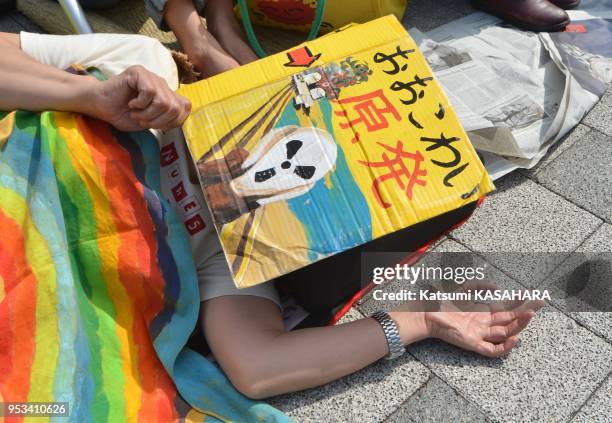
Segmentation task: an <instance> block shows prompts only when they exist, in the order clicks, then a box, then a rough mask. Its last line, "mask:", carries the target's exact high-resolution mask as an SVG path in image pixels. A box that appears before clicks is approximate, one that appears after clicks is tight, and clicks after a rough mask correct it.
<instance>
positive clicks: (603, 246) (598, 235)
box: [548, 224, 612, 343]
mask: <svg viewBox="0 0 612 423" xmlns="http://www.w3.org/2000/svg"><path fill="white" fill-rule="evenodd" d="M576 251H577V252H579V253H581V255H580V256H577V257H573V258H572V259H570V260H568V261H569V262H570V263H569V264H567V267H571V268H575V267H576V266H578V265H580V264H582V263H584V262H585V261H586V260H588V259H590V260H594V259H597V258H599V259H602V258H603V259H607V260H608V264H607V266H605V269H607V270H608V274H609V272H610V266H611V265H610V261H609V260H610V256H611V254H612V225H610V224H604V225H602V226H600V227H599V229H598V230H597V231H596V232H595V233H594V234H593V235H592V236H591V237H589V238H588V239H587V240H586V241H585V242H584V243H583V244H582V245H581V246H580V247H579V248H578V249H577V250H576ZM601 253H607V254H605V255H603V256H602V254H601ZM582 254H584V256H582ZM567 267H566V263H564V264H563V265H562V266H560V269H559V270H558V272H563V271H564V270H565V269H566V268H567ZM599 277H601V276H599ZM599 280H601V279H599ZM602 282H603V283H602V284H599V286H594V287H592V286H588V285H587V286H585V287H583V288H582V291H581V292H580V293H579V295H578V297H580V298H582V300H580V301H576V300H573V301H569V302H566V301H562V300H561V299H560V298H563V297H562V296H559V295H553V299H554V303H555V306H557V307H559V308H560V309H561V310H563V311H565V312H567V313H568V315H569V316H570V317H572V318H573V319H575V320H576V321H578V322H580V323H581V324H582V325H584V326H585V327H587V328H589V329H590V330H591V331H593V332H594V333H596V334H597V335H599V336H601V337H603V338H605V339H607V340H608V341H609V342H610V343H612V313H610V312H609V311H610V307H611V305H610V298H611V297H612V294H611V291H612V287H611V285H610V282H611V281H609V280H605V278H604V280H603V281H602ZM551 285H552V287H551ZM554 285H555V280H554V278H552V279H551V281H550V283H549V285H548V288H549V289H551V292H554V291H553V289H554V288H553V287H554ZM585 300H586V301H587V302H588V304H590V305H591V306H592V307H593V308H599V310H602V308H603V310H606V311H607V312H601V311H580V312H579V311H576V310H578V309H579V308H577V307H578V306H581V305H582V304H584V301H585ZM580 309H582V308H580Z"/></svg>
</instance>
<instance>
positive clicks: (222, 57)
mask: <svg viewBox="0 0 612 423" xmlns="http://www.w3.org/2000/svg"><path fill="white" fill-rule="evenodd" d="M164 18H165V20H166V22H167V23H168V26H169V27H170V28H171V29H172V30H173V31H174V34H175V35H176V38H177V39H178V41H179V43H180V44H181V47H183V50H185V53H187V56H189V60H191V61H192V62H193V64H194V65H195V67H196V68H197V69H198V71H199V72H200V73H201V74H202V76H204V77H208V76H212V75H215V74H218V73H221V72H225V71H227V70H229V69H232V68H235V67H238V66H239V63H238V62H237V61H236V60H235V59H234V58H233V57H232V56H230V55H229V54H228V53H227V52H226V51H225V50H224V49H223V47H221V45H220V44H219V42H218V41H217V40H216V39H215V37H214V36H213V35H212V34H211V33H210V32H208V31H207V30H206V28H205V27H204V25H203V24H202V20H201V19H200V16H199V15H198V12H197V10H196V8H195V5H194V4H193V1H192V0H169V1H168V3H167V4H166V9H165V14H164Z"/></svg>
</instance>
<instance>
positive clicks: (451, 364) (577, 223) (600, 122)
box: [0, 0, 612, 423]
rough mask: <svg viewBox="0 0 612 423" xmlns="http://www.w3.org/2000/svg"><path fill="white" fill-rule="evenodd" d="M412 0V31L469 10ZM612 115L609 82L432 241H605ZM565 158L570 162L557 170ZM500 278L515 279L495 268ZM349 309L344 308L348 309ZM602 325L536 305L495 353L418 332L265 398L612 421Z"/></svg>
mask: <svg viewBox="0 0 612 423" xmlns="http://www.w3.org/2000/svg"><path fill="white" fill-rule="evenodd" d="M411 5H412V6H411V9H410V10H409V13H408V15H407V16H406V19H405V21H406V22H407V23H408V24H410V25H415V26H417V27H418V28H419V29H421V30H428V29H431V28H433V27H435V26H438V25H441V24H443V23H446V22H448V21H449V20H452V19H455V18H457V17H460V16H463V15H465V14H468V13H470V12H471V8H470V6H469V0H438V1H436V2H432V1H430V0H412V1H411ZM21 30H27V31H38V28H37V27H36V26H35V25H32V24H31V23H30V22H29V21H28V20H27V19H25V18H24V17H23V16H21V15H19V14H18V13H11V14H5V15H3V16H0V31H9V32H18V31H21ZM611 119H612V91H609V92H608V94H607V95H606V96H605V97H604V99H603V100H602V102H601V103H600V104H599V105H598V106H596V107H595V109H594V110H593V111H591V112H590V114H589V115H588V116H587V117H586V118H585V119H584V121H583V125H581V126H579V127H578V128H577V129H575V130H574V132H573V133H572V134H570V135H569V136H568V137H567V138H566V140H564V141H563V142H562V143H561V144H560V145H558V146H557V147H555V148H553V149H551V151H550V152H549V154H548V155H547V157H545V158H544V160H543V161H542V163H541V164H540V165H539V166H538V167H537V168H536V169H533V170H531V171H525V172H523V175H520V174H517V175H511V176H509V177H507V178H504V180H503V181H501V183H498V186H499V188H500V192H499V193H497V194H495V195H493V196H491V197H490V198H489V199H488V201H486V202H485V203H484V205H483V206H482V207H481V208H480V209H479V210H478V211H477V212H476V214H475V216H474V218H473V219H472V220H471V221H469V222H468V224H467V225H465V226H464V227H463V228H462V229H460V230H458V231H455V232H454V233H453V235H452V237H455V238H456V239H457V240H458V241H459V242H460V243H461V244H463V245H459V244H457V243H456V242H454V241H452V240H446V241H445V242H444V243H442V244H440V245H438V246H437V250H438V251H456V250H458V251H463V250H465V249H466V248H469V249H472V250H476V251H562V252H571V251H574V250H575V249H576V248H579V249H580V250H581V251H590V252H599V251H610V250H611V243H612V225H610V224H609V223H606V224H603V225H602V221H601V220H600V219H599V218H598V217H597V216H601V217H603V218H605V219H606V220H608V222H610V219H609V217H610V214H609V208H608V210H606V209H605V207H603V206H605V204H602V203H601V202H600V201H593V200H592V199H591V198H589V196H588V195H589V194H590V193H594V195H597V189H599V188H601V187H610V186H612V175H611V174H610V172H611V166H609V163H610V160H609V159H607V160H608V161H607V163H606V161H605V160H604V159H603V155H601V153H600V151H599V150H597V148H601V149H604V150H605V148H606V145H605V144H602V142H603V140H602V139H600V138H598V137H596V136H595V135H596V133H594V132H591V129H597V130H598V131H599V132H601V133H605V134H607V135H612V132H611V131H612V121H611ZM608 142H612V140H608ZM606 151H609V150H606ZM572 157H581V158H582V159H583V160H586V159H588V161H594V163H595V166H589V165H584V163H581V164H573V163H572V160H571V159H572ZM606 157H608V156H606ZM606 164H608V166H607V167H606ZM566 166H567V168H568V169H573V168H576V169H575V170H574V171H572V172H569V171H568V172H566V173H564V172H563V171H564V170H566V169H564V167H566ZM594 169H596V172H597V175H595V176H596V177H595V178H593V176H594V175H593V172H595V170H594ZM595 180H596V181H597V183H595V182H594V181H595ZM551 190H552V191H551ZM553 191H555V192H553ZM606 216H607V217H606ZM495 264H496V265H497V266H499V267H501V268H502V269H503V270H504V272H506V274H507V275H511V276H512V277H515V278H517V279H519V280H521V279H523V280H522V282H523V283H525V282H526V281H525V277H526V276H531V275H529V272H525V271H519V269H524V268H526V269H531V270H530V271H533V270H536V269H538V267H541V266H542V263H541V262H540V263H537V262H535V263H510V262H503V261H502V262H497V263H495ZM499 278H500V280H503V281H504V282H503V283H508V284H515V283H516V282H514V281H512V280H511V279H510V278H508V277H507V276H505V275H501V274H500V275H499ZM527 282H529V280H527ZM392 287H393V285H390V286H389V287H386V289H391V288H392ZM383 306H384V305H382V304H378V305H377V306H376V307H375V304H373V303H372V302H371V301H367V300H366V301H364V303H363V304H362V305H361V306H360V307H361V309H362V310H363V311H364V312H369V311H371V310H373V309H374V308H380V307H383ZM387 306H390V304H387ZM359 317H360V314H359V312H358V311H357V310H352V311H351V314H350V315H349V316H347V319H354V318H359ZM610 328H612V315H611V314H610V313H591V314H585V313H581V314H576V313H568V315H565V314H562V313H559V312H555V311H552V312H545V313H540V314H539V315H538V317H536V319H535V321H534V322H533V323H532V324H531V325H530V327H529V328H528V329H527V330H526V332H525V333H524V335H523V337H522V342H521V344H520V345H519V346H518V347H517V348H516V349H515V351H514V352H513V353H512V354H510V355H509V356H508V357H506V358H504V359H498V360H489V359H485V358H481V357H477V356H476V355H474V354H471V353H467V352H464V351H461V350H459V349H457V348H454V347H451V346H448V345H444V344H442V343H439V342H436V341H426V342H422V343H420V344H418V345H415V346H413V347H412V348H410V352H411V354H413V355H408V356H406V357H404V358H403V359H401V360H400V361H399V362H396V363H386V362H381V363H378V364H376V365H375V366H372V367H370V368H368V369H365V370H363V371H361V372H358V373H356V374H354V375H352V376H350V377H348V378H345V379H342V380H340V381H338V382H335V383H332V384H330V385H328V386H325V387H322V388H319V389H314V390H310V391H307V392H302V393H298V394H294V395H288V396H284V397H280V398H277V399H275V400H274V401H273V404H274V405H276V406H278V407H279V408H281V409H283V410H285V411H286V412H287V413H288V414H289V415H290V416H292V417H294V418H295V419H296V420H297V421H301V422H302V421H306V422H308V421H313V422H321V421H325V422H340V421H349V422H362V421H381V420H384V419H385V418H388V420H389V421H394V422H400V421H401V422H403V421H419V422H427V421H432V422H433V421H435V422H438V421H453V422H454V421H483V420H484V419H485V418H486V419H490V420H499V421H543V422H548V421H568V420H569V419H570V418H571V417H572V416H574V418H573V421H575V422H581V423H582V422H585V423H586V422H589V423H590V422H612V417H611V416H612V400H610V398H612V373H611V372H612V329H610ZM414 357H416V359H415V358H414Z"/></svg>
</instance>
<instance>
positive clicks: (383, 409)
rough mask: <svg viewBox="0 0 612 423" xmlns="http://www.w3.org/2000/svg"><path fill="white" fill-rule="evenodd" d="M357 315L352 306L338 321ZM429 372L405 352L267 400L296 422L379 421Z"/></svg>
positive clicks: (419, 385)
mask: <svg viewBox="0 0 612 423" xmlns="http://www.w3.org/2000/svg"><path fill="white" fill-rule="evenodd" d="M361 317H363V316H362V315H361V314H360V313H359V312H358V311H357V310H355V309H353V310H351V311H350V312H349V314H348V315H347V316H345V317H344V319H343V320H342V321H341V322H340V323H343V322H347V321H351V320H355V319H359V318H361ZM429 375H430V373H429V370H427V368H426V367H425V366H423V365H422V364H421V363H419V362H418V361H416V360H415V359H414V357H412V356H410V355H405V356H404V357H402V358H400V359H398V362H397V363H390V362H388V361H385V360H381V361H379V362H378V363H376V364H375V365H373V366H370V367H368V368H366V369H363V370H362V371H360V372H357V373H354V374H352V375H350V376H348V377H346V378H344V379H341V380H338V381H336V382H333V383H330V384H328V385H325V386H323V387H320V388H316V389H311V390H308V391H304V392H298V393H296V394H291V395H284V396H281V397H278V398H275V399H274V400H272V402H271V403H272V405H274V406H275V407H277V408H279V409H280V410H283V411H284V412H286V413H287V414H288V415H289V416H290V417H292V418H294V419H295V420H296V421H299V422H317V423H318V422H341V421H350V422H380V421H383V420H384V419H385V418H386V417H387V416H389V415H390V414H391V413H392V412H393V411H394V410H396V409H397V408H398V407H399V406H400V405H401V404H402V403H403V402H404V401H405V400H407V399H408V398H409V397H410V396H411V395H412V394H413V393H415V392H416V391H417V390H418V389H419V388H420V387H421V386H422V385H423V384H424V383H425V382H427V380H428V379H429Z"/></svg>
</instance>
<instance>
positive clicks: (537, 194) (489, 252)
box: [450, 172, 602, 286]
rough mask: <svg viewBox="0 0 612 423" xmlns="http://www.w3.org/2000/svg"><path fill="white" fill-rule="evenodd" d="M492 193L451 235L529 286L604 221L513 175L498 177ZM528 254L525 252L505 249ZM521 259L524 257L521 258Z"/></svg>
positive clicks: (522, 176)
mask: <svg viewBox="0 0 612 423" xmlns="http://www.w3.org/2000/svg"><path fill="white" fill-rule="evenodd" d="M496 185H497V189H498V192H496V193H494V194H492V195H490V196H489V197H488V198H487V200H486V201H485V202H484V203H483V204H482V205H481V206H480V207H479V208H478V209H477V210H476V212H475V213H474V215H473V216H472V217H471V218H470V220H468V221H467V222H466V223H465V224H464V225H463V226H461V227H460V228H458V229H457V230H455V231H453V232H452V233H451V234H450V238H453V239H456V240H458V241H459V242H460V243H461V244H463V245H465V246H466V247H468V248H469V249H470V250H472V251H476V252H480V253H482V254H483V256H485V257H486V258H487V260H490V261H491V263H492V264H494V265H496V266H498V267H500V268H501V269H502V270H504V271H505V272H506V273H508V274H509V275H511V276H512V277H513V278H514V279H516V280H518V281H519V282H521V283H523V284H524V285H526V286H537V285H538V284H539V283H540V282H541V281H542V280H543V279H544V276H546V275H547V274H548V273H550V272H551V271H552V270H553V269H554V268H555V267H556V266H557V265H558V264H559V263H560V262H561V261H562V260H563V257H564V254H534V255H533V256H529V255H528V253H536V252H541V253H566V252H571V251H574V250H575V249H576V248H577V247H578V246H579V245H580V244H581V243H582V242H583V241H584V240H585V239H586V238H587V237H588V236H589V235H591V234H592V233H593V232H594V231H595V229H597V228H598V227H599V225H601V223H602V221H601V220H600V219H599V218H597V217H596V216H594V215H592V214H591V213H589V212H587V211H585V210H583V209H581V208H580V207H578V206H576V205H574V204H572V203H571V202H569V201H567V200H566V199H564V198H562V197H560V196H559V195H557V194H554V193H553V192H551V191H549V190H548V189H546V188H544V187H542V186H540V185H538V184H537V183H536V182H534V181H532V180H530V179H529V178H527V177H525V176H524V175H521V174H520V173H517V172H515V173H513V174H510V175H508V176H506V177H505V178H503V179H501V180H499V181H496ZM504 252H507V253H512V252H514V253H523V254H521V255H517V254H508V255H503V254H500V253H504ZM517 259H518V260H517Z"/></svg>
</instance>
